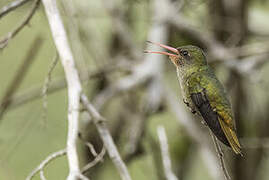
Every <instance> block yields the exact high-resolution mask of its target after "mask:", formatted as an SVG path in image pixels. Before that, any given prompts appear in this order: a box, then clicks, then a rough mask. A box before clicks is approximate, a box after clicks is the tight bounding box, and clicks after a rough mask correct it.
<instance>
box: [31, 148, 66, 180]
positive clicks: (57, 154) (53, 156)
mask: <svg viewBox="0 0 269 180" xmlns="http://www.w3.org/2000/svg"><path fill="white" fill-rule="evenodd" d="M65 154H66V149H62V150H60V151H57V152H54V153H52V154H50V155H49V156H48V157H46V159H45V160H43V161H42V162H41V163H40V164H39V165H38V166H37V167H36V168H35V169H34V170H33V171H32V172H31V173H30V174H29V175H28V176H27V178H26V180H31V179H32V178H33V177H34V176H35V174H37V173H38V172H39V171H41V170H43V169H44V168H45V167H46V165H48V164H49V163H50V162H51V161H52V160H54V159H56V158H58V157H60V156H63V155H65Z"/></svg>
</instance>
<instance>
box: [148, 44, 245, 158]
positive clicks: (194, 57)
mask: <svg viewBox="0 0 269 180" xmlns="http://www.w3.org/2000/svg"><path fill="white" fill-rule="evenodd" d="M148 42H149V43H153V42H150V41H148ZM153 44H155V45H158V46H160V47H162V48H165V49H167V50H169V51H172V52H173V53H175V54H173V53H168V52H160V51H145V53H156V54H164V55H168V56H169V58H170V60H171V61H172V62H173V64H174V65H175V66H176V69H177V75H178V79H179V84H180V87H181V90H182V94H183V101H184V103H185V104H186V105H187V106H188V107H189V108H190V109H191V111H192V113H196V112H199V114H200V115H201V116H202V117H203V119H204V120H205V122H206V124H207V126H208V127H209V128H210V130H211V131H212V132H213V133H214V135H215V136H216V137H217V138H218V139H219V140H220V141H221V142H222V143H224V144H225V145H227V146H229V147H231V148H232V149H233V151H234V152H235V153H236V154H241V155H242V152H241V146H240V143H239V141H238V138H237V136H236V129H235V123H234V117H233V113H232V109H231V105H230V103H229V101H228V99H227V97H226V94H225V92H224V88H223V86H222V84H221V83H220V82H219V80H218V79H217V77H216V76H215V74H214V72H213V70H212V69H211V68H210V67H209V65H208V64H207V61H206V57H205V55H204V53H203V51H202V50H201V49H200V48H198V47H196V46H182V47H179V48H173V47H169V46H166V45H163V44H159V43H153Z"/></svg>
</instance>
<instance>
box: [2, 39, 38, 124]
mask: <svg viewBox="0 0 269 180" xmlns="http://www.w3.org/2000/svg"><path fill="white" fill-rule="evenodd" d="M42 44H43V40H42V39H41V38H40V37H39V36H38V37H37V38H36V39H35V40H34V41H33V43H32V44H31V45H30V48H29V50H28V52H27V54H26V56H25V58H24V59H23V61H22V63H21V65H20V67H19V69H18V71H17V72H16V74H15V76H14V78H13V79H12V81H11V83H10V84H9V86H8V88H7V90H6V92H5V95H4V96H3V98H2V100H1V102H0V120H1V119H2V117H3V115H4V113H5V111H6V110H7V109H8V107H9V106H10V105H11V103H12V101H11V99H10V98H11V97H12V96H13V94H14V93H15V92H16V91H17V90H18V88H19V86H20V84H21V83H22V82H23V79H24V78H25V76H26V74H27V72H28V70H29V68H30V67H31V64H32V62H33V61H34V60H35V57H36V56H37V54H38V52H39V50H40V48H41V46H42Z"/></svg>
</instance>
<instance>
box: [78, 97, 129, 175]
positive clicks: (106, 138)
mask: <svg viewBox="0 0 269 180" xmlns="http://www.w3.org/2000/svg"><path fill="white" fill-rule="evenodd" d="M81 102H82V104H83V105H84V106H85V108H86V110H87V111H88V113H89V115H90V116H91V117H92V119H93V122H94V124H95V126H96V128H97V130H98V132H99V135H100V137H101V139H102V141H103V142H104V146H105V147H106V150H107V151H108V154H109V157H110V158H111V160H112V162H113V163H114V165H115V166H116V168H117V170H118V172H119V174H120V176H121V179H122V180H131V176H130V175H129V172H128V169H127V167H126V165H125V164H124V162H123V161H122V159H121V157H120V154H119V152H118V150H117V147H116V145H115V143H114V141H113V139H112V136H111V134H110V132H109V130H108V128H107V126H106V123H105V121H106V120H105V119H104V118H103V117H102V116H101V115H100V114H99V112H98V111H97V110H96V109H95V107H94V106H93V105H92V104H91V103H90V102H89V100H88V98H87V96H86V95H85V94H82V95H81Z"/></svg>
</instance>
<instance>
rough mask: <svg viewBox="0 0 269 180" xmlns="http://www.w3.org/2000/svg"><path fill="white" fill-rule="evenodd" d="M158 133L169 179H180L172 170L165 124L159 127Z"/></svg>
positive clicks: (164, 167)
mask: <svg viewBox="0 0 269 180" xmlns="http://www.w3.org/2000/svg"><path fill="white" fill-rule="evenodd" d="M157 133H158V137H159V141H160V148H161V154H162V160H163V169H164V174H165V176H166V179H167V180H178V178H177V176H176V175H175V174H174V173H173V171H172V165H171V159H170V155H169V148H168V142H167V137H166V133H165V129H164V127H163V126H158V127H157Z"/></svg>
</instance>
